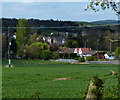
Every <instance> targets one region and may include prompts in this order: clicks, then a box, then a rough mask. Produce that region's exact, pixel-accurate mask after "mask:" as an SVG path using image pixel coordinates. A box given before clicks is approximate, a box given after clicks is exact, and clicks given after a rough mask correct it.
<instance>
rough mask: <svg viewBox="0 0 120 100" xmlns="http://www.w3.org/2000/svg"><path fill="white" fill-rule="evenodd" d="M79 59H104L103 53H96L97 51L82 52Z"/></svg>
mask: <svg viewBox="0 0 120 100" xmlns="http://www.w3.org/2000/svg"><path fill="white" fill-rule="evenodd" d="M80 56H81V57H88V56H94V57H97V58H99V59H104V53H103V52H98V51H88V52H83V53H82V54H80Z"/></svg>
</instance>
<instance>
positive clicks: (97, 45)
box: [97, 39, 99, 58]
mask: <svg viewBox="0 0 120 100" xmlns="http://www.w3.org/2000/svg"><path fill="white" fill-rule="evenodd" d="M98 52H99V39H97V58H99V56H98Z"/></svg>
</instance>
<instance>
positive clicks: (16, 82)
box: [3, 60, 118, 98]
mask: <svg viewBox="0 0 120 100" xmlns="http://www.w3.org/2000/svg"><path fill="white" fill-rule="evenodd" d="M22 62H23V61H21V60H18V61H13V65H14V66H15V67H13V68H5V67H3V97H5V98H7V97H8V98H32V97H36V96H34V93H35V92H41V93H42V94H41V98H83V97H84V95H83V94H84V92H85V91H86V89H87V86H88V85H89V80H90V78H91V77H92V76H93V75H96V74H98V75H99V76H100V77H102V78H103V79H104V80H105V82H106V83H105V85H107V86H111V85H113V84H117V78H115V77H114V76H104V75H106V74H109V73H110V69H112V70H114V71H117V69H118V66H117V65H72V64H57V63H51V62H50V61H47V62H46V61H42V62H41V61H39V60H35V61H32V60H30V61H27V62H28V64H27V65H24V64H23V63H22ZM6 63H7V62H6V61H5V62H4V61H3V66H5V65H6ZM43 63H45V64H43ZM47 63H51V64H47ZM61 77H66V78H73V79H71V80H61V81H53V79H55V78H61ZM74 78H77V79H74Z"/></svg>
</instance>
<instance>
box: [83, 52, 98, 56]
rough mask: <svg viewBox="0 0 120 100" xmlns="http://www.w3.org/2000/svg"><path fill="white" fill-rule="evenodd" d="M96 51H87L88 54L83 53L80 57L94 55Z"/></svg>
mask: <svg viewBox="0 0 120 100" xmlns="http://www.w3.org/2000/svg"><path fill="white" fill-rule="evenodd" d="M96 53H97V51H88V52H83V53H82V55H95V54H96Z"/></svg>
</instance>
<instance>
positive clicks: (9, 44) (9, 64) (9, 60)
mask: <svg viewBox="0 0 120 100" xmlns="http://www.w3.org/2000/svg"><path fill="white" fill-rule="evenodd" d="M10 46H11V41H10V33H9V27H8V67H11V59H10Z"/></svg>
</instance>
